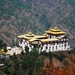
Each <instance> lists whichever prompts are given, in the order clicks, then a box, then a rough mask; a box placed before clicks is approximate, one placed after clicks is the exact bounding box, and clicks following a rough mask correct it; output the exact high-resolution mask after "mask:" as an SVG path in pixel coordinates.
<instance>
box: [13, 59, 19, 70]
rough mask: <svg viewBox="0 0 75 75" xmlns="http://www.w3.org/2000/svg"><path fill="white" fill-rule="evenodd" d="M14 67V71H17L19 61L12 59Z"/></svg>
mask: <svg viewBox="0 0 75 75" xmlns="http://www.w3.org/2000/svg"><path fill="white" fill-rule="evenodd" d="M13 61H14V67H15V69H18V68H19V65H20V61H19V60H18V59H14V60H13Z"/></svg>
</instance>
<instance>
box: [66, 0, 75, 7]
mask: <svg viewBox="0 0 75 75" xmlns="http://www.w3.org/2000/svg"><path fill="white" fill-rule="evenodd" d="M66 1H67V2H68V3H69V4H71V5H72V6H75V0H66Z"/></svg>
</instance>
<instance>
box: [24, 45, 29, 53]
mask: <svg viewBox="0 0 75 75" xmlns="http://www.w3.org/2000/svg"><path fill="white" fill-rule="evenodd" d="M25 51H26V54H28V53H29V47H28V46H25Z"/></svg>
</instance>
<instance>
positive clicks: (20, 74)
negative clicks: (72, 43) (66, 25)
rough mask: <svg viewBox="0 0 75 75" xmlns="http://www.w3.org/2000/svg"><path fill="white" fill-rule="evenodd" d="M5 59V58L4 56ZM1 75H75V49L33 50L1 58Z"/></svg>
mask: <svg viewBox="0 0 75 75" xmlns="http://www.w3.org/2000/svg"><path fill="white" fill-rule="evenodd" d="M4 59H5V58H4ZM0 63H3V64H4V66H2V67H0V74H1V75H75V49H73V50H71V51H63V52H49V53H46V52H45V51H44V52H41V53H40V54H38V50H37V49H36V48H33V49H32V51H31V52H26V53H24V52H23V51H22V52H21V54H19V55H15V53H14V55H13V56H11V57H10V59H6V60H3V59H0Z"/></svg>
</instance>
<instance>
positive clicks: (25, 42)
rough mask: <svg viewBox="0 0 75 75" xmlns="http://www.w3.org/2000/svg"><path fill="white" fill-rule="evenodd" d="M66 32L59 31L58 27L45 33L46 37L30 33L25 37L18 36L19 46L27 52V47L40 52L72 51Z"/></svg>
mask: <svg viewBox="0 0 75 75" xmlns="http://www.w3.org/2000/svg"><path fill="white" fill-rule="evenodd" d="M65 34H66V32H64V31H62V30H60V29H58V28H57V27H55V28H53V29H49V30H47V31H45V34H44V35H34V34H33V33H32V32H29V33H27V34H24V35H20V36H18V39H19V46H20V47H22V48H23V50H25V46H28V47H29V51H31V50H32V48H35V47H36V48H37V49H38V50H39V52H43V51H46V52H49V51H51V52H53V51H66V50H68V49H70V46H69V45H68V38H67V37H66V36H65Z"/></svg>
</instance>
